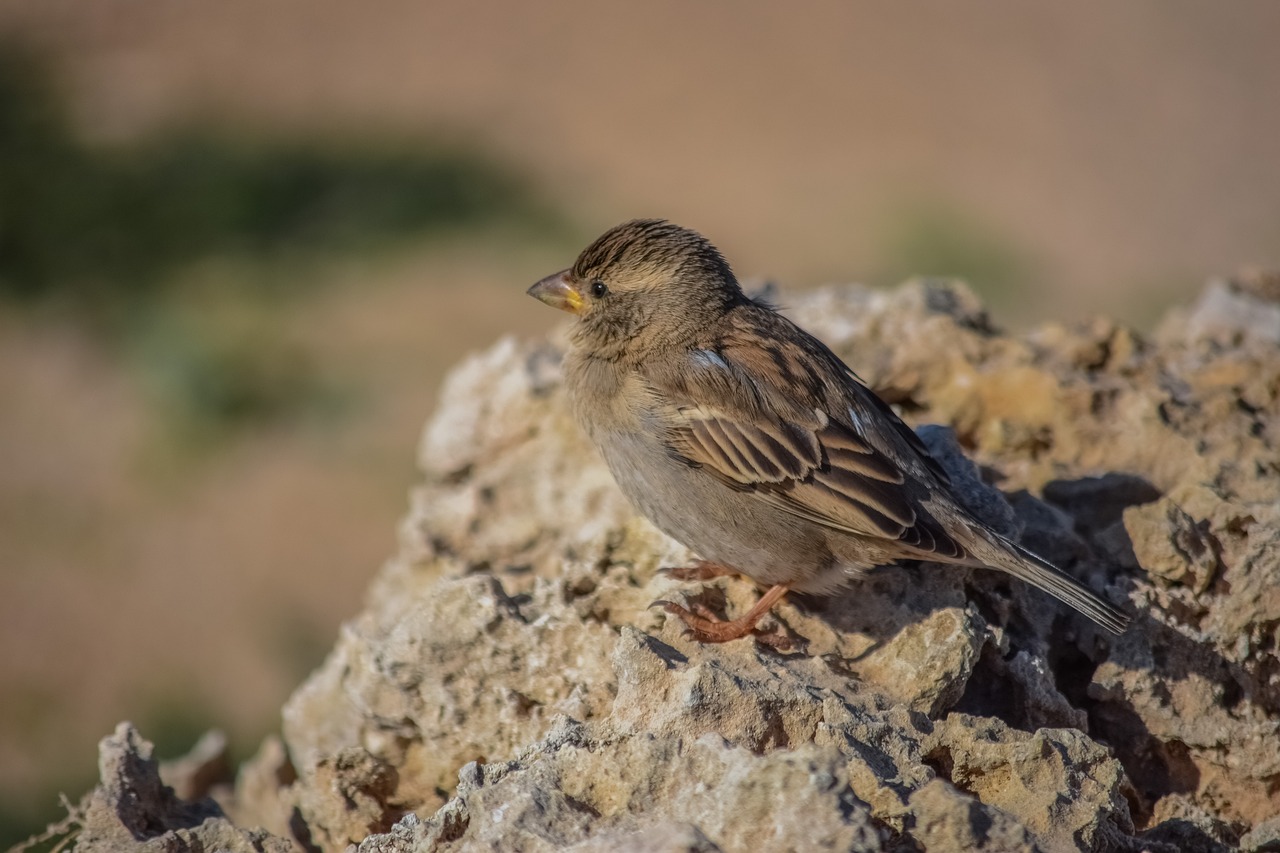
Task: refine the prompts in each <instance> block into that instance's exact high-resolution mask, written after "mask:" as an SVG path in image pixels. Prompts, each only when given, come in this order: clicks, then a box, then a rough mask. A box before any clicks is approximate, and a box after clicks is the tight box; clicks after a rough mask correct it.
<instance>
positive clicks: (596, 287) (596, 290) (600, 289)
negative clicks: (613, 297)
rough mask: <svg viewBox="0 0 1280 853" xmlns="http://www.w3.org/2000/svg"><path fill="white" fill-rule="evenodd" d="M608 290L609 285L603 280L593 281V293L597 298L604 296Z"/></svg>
mask: <svg viewBox="0 0 1280 853" xmlns="http://www.w3.org/2000/svg"><path fill="white" fill-rule="evenodd" d="M608 292H609V288H608V286H606V285H605V283H604V282H603V281H593V282H591V295H592V296H594V297H595V298H596V299H599V298H600V297H601V296H604V295H605V294H606V293H608Z"/></svg>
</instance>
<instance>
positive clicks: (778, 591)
mask: <svg viewBox="0 0 1280 853" xmlns="http://www.w3.org/2000/svg"><path fill="white" fill-rule="evenodd" d="M788 589H789V587H788V586H787V585H786V584H784V583H780V584H777V585H775V586H772V587H770V588H769V591H768V592H766V593H765V594H764V595H762V596H760V600H759V601H757V602H756V603H755V606H754V607H752V608H751V609H750V610H748V611H747V614H746V615H745V616H742V617H740V618H738V619H734V620H733V621H732V622H723V621H721V620H719V619H716V618H715V616H714V615H713V614H711V613H708V612H706V611H705V610H703V612H702V613H701V614H699V613H693V612H691V611H689V610H687V609H686V608H684V607H681V606H680V605H678V604H672V603H671V602H670V601H655V602H654V604H661V605H662V609H663V610H665V611H666V612H668V613H670V614H671V615H672V616H675V617H676V618H677V619H679V620H680V621H681V622H683V623H684V625H685V628H687V629H688V633H689V636H691V637H692V638H693V639H695V640H697V641H698V642H699V643H727V642H729V641H730V640H737V639H739V638H740V637H745V636H747V635H748V634H754V633H755V632H756V623H757V622H759V621H760V620H761V619H762V618H763V617H764V615H765V614H766V613H768V612H769V611H770V610H772V609H773V606H774V605H775V604H777V603H778V602H779V601H781V600H782V596H784V595H786V594H787V590H788ZM699 609H700V610H702V608H699Z"/></svg>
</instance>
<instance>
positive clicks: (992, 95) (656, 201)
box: [0, 0, 1280, 812]
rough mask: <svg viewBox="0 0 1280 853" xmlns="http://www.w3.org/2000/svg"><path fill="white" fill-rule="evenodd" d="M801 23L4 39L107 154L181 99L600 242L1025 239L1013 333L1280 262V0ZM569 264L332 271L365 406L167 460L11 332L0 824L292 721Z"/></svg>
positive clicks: (441, 264) (399, 1) (125, 387)
mask: <svg viewBox="0 0 1280 853" xmlns="http://www.w3.org/2000/svg"><path fill="white" fill-rule="evenodd" d="M375 9H376V11H375ZM796 9H797V7H790V8H789V9H786V10H784V8H783V7H782V6H781V5H780V4H775V3H768V2H763V0H753V1H752V2H742V3H736V4H732V5H729V4H686V3H677V2H674V0H660V1H659V2H654V3H649V4H609V5H607V6H600V5H587V4H574V3H567V2H563V0H551V2H546V3H541V4H518V3H499V4H470V3H462V2H433V3H421V2H410V0H387V2H383V3H380V4H378V5H377V6H376V7H370V6H368V5H366V4H351V3H343V2H339V0H306V2H303V0H291V2H285V1H284V0H282V2H274V3H259V2H254V0H223V2H221V3H218V4H190V3H170V2H160V0H135V2H129V3H125V2H105V3H95V4H84V3H76V2H73V0H25V2H18V0H0V22H3V23H2V28H3V30H5V31H17V32H20V33H22V34H24V35H25V36H26V37H28V38H35V39H37V40H38V41H40V42H42V43H43V44H45V45H46V46H48V47H49V48H50V49H52V50H53V51H54V53H55V55H56V56H57V57H58V58H59V61H60V63H61V64H62V68H63V70H64V72H65V76H66V81H67V84H68V88H69V91H70V92H71V94H72V95H73V97H74V102H75V108H76V115H77V117H78V120H79V121H80V123H81V125H82V126H83V127H84V128H85V130H86V132H88V133H91V134H93V135H96V136H98V137H101V138H127V137H129V136H130V135H133V134H136V133H140V132H144V131H146V130H147V129H149V128H153V127H156V126H160V125H165V124H169V123H173V122H178V121H182V120H186V119H189V118H192V117H198V118H202V119H209V118H213V119H215V120H219V121H226V122H232V123H238V124H244V125H249V126H255V127H262V128H268V129H271V130H275V131H280V132H285V131H287V132H296V131H306V132H310V131H324V132H327V133H340V134H349V135H363V134H379V135H384V134H398V135H407V136H410V137H412V136H414V135H419V134H420V135H424V136H426V135H432V136H434V135H438V134H440V133H442V132H443V133H450V134H457V135H461V136H465V137H467V138H477V139H480V140H482V142H483V144H484V145H485V146H486V147H487V148H489V149H490V150H493V151H496V152H497V153H498V154H499V155H501V156H502V157H504V158H505V159H508V160H510V161H511V162H513V163H514V164H516V165H517V166H518V167H519V168H522V169H524V170H525V171H527V172H528V173H529V174H530V175H531V176H532V177H533V178H534V179H535V180H536V181H537V182H538V183H539V184H540V185H541V186H542V187H543V188H544V189H545V191H546V192H547V193H549V194H550V195H551V196H552V197H554V198H555V199H556V200H557V201H558V202H559V204H560V205H561V206H562V208H563V209H564V210H566V211H567V213H568V215H569V216H570V217H571V218H572V219H573V220H574V221H575V222H578V223H581V225H582V227H583V228H584V229H585V230H586V231H588V232H589V231H593V230H598V229H600V228H603V227H604V226H606V225H608V224H612V223H613V222H614V221H616V220H620V219H623V218H628V217H631V216H635V215H662V216H667V217H670V218H672V219H676V220H678V221H681V222H683V223H685V224H689V225H693V226H695V227H698V228H700V229H701V230H703V231H705V232H706V233H708V234H709V235H710V236H712V237H713V239H715V240H716V241H717V242H718V243H719V244H721V246H722V248H724V249H725V251H726V252H727V253H728V254H729V256H730V258H731V259H732V260H733V261H734V262H735V265H736V266H737V267H738V269H739V270H740V271H741V272H743V273H746V274H751V275H769V276H774V277H776V278H778V279H780V280H782V281H784V282H787V283H788V284H789V285H796V286H804V285H807V284H812V283H816V282H820V281H826V280H833V279H834V280H850V279H860V280H875V279H877V277H883V276H887V275H889V273H890V271H892V270H894V269H896V266H895V259H894V257H893V252H892V250H891V246H892V245H893V243H894V240H895V236H894V235H895V233H896V231H895V229H900V228H902V227H904V226H903V223H904V222H908V221H909V220H910V218H911V217H912V216H913V212H917V213H918V211H919V210H921V209H933V208H939V207H941V208H945V209H949V210H953V211H959V212H960V214H961V215H962V216H963V217H965V218H966V219H967V220H971V221H972V222H974V223H977V225H978V226H979V227H981V228H982V229H985V230H986V231H987V232H989V233H991V234H995V235H998V236H999V239H1000V240H1002V241H1004V242H1005V243H1007V244H1008V245H1009V246H1010V247H1012V249H1013V250H1016V252H1017V253H1019V254H1020V255H1022V256H1024V257H1025V258H1027V259H1029V266H1028V274H1027V275H1026V276H1025V278H1024V279H1023V280H1022V281H1021V282H1020V283H1019V286H1018V287H1017V288H1015V289H1014V290H1013V291H1011V292H1003V293H1001V294H999V296H1000V297H1001V299H1002V300H1003V301H1002V302H1001V307H1000V314H999V318H1000V319H1003V320H1005V321H1010V322H1020V321H1025V320H1030V319H1043V318H1047V317H1059V318H1064V319H1073V318H1078V317H1083V316H1086V315H1089V314H1093V313H1099V312H1106V313H1114V314H1119V315H1121V316H1122V317H1127V318H1129V319H1132V320H1136V321H1143V320H1146V319H1149V318H1150V317H1151V316H1153V315H1154V314H1156V313H1158V310H1159V307H1160V306H1161V305H1163V304H1167V303H1168V302H1169V301H1171V300H1174V299H1176V298H1179V297H1181V296H1183V295H1185V294H1187V293H1189V292H1191V291H1192V290H1194V289H1195V288H1196V287H1198V286H1199V283H1200V281H1201V280H1202V279H1204V278H1205V277H1207V276H1208V275H1211V274H1215V273H1221V272H1225V271H1231V270H1233V269H1235V268H1236V267H1238V266H1240V265H1242V264H1250V263H1252V264H1259V265H1277V264H1280V166H1277V163H1276V159H1275V157H1274V140H1275V139H1276V138H1277V137H1280V109H1277V107H1276V103H1275V98H1274V93H1275V91H1277V89H1278V88H1280V54H1277V52H1276V51H1275V50H1274V40H1275V34H1276V33H1277V32H1280V5H1277V4H1275V3H1274V2H1271V0H1256V2H1237V3H1233V4H1232V5H1231V9H1230V14H1224V13H1223V7H1222V6H1221V5H1219V4H1214V3H1211V2H1199V3H1190V2H1169V0H1141V2H1139V0H1133V2H1127V3H1124V4H1111V3H1106V2H1101V1H1100V0H1091V2H1087V3H1075V4H1062V3H1057V2H1046V0H1036V2H1026V0H991V2H984V3H983V4H981V6H973V5H971V4H964V5H961V4H955V3H951V2H945V1H944V0H928V2H917V3H912V4H882V3H870V2H857V3H846V2H814V3H810V4H805V5H804V6H802V7H799V11H797V10H796ZM522 252H523V253H522ZM565 260H566V261H567V258H566V259H565ZM555 262H556V261H555V259H554V258H553V257H552V256H551V255H550V254H549V253H544V254H541V255H539V254H538V253H536V252H533V253H531V252H529V251H527V250H520V251H517V250H515V249H512V248H510V247H508V246H506V245H505V244H502V245H495V246H491V247H475V246H472V247H470V248H466V249H461V250H458V251H454V252H441V251H426V250H424V251H423V252H420V253H418V252H408V253H403V254H400V255H397V256H396V257H394V258H391V259H385V260H383V261H381V262H378V263H371V264H366V265H363V266H361V265H354V264H349V265H336V266H335V268H334V269H333V270H331V271H329V272H327V273H326V278H329V279H331V281H330V282H329V284H330V286H329V287H327V288H325V289H324V290H323V291H321V294H322V295H321V296H319V297H318V298H317V299H316V300H314V301H313V302H311V303H309V304H307V305H306V306H305V308H304V309H303V310H302V311H301V312H300V316H297V317H294V318H291V320H290V326H291V332H290V333H292V334H297V335H301V336H304V337H305V336H307V335H310V336H312V337H311V341H312V343H313V344H314V345H315V347H316V351H317V352H319V353H321V356H320V358H321V359H322V364H323V365H324V366H325V369H327V370H330V371H332V372H333V373H334V374H335V375H338V376H341V377H342V378H343V379H344V381H346V382H348V383H350V384H351V385H353V386H355V387H359V388H362V389H364V390H363V394H362V397H361V399H362V400H363V405H362V406H361V407H360V408H359V411H358V413H357V414H356V415H354V416H352V417H350V418H349V419H347V420H346V421H343V422H342V424H341V425H340V426H338V427H337V428H330V429H324V430H319V429H317V430H308V429H303V430H298V431H273V432H269V433H265V434H261V435H254V436H251V437H248V438H246V439H244V440H241V441H239V442H237V443H235V444H234V446H232V447H231V448H229V449H227V450H225V451H223V452H221V453H220V454H219V455H218V456H216V457H215V458H213V459H211V460H208V461H206V462H205V463H203V464H201V465H199V466H197V467H196V468H194V469H184V470H183V472H182V473H181V475H180V476H179V477H177V478H176V479H175V478H174V477H173V476H168V475H166V474H165V473H164V472H163V471H160V472H159V473H158V472H157V469H158V468H160V469H162V468H163V461H161V462H157V461H156V452H155V451H154V448H153V444H154V442H155V430H156V429H157V427H156V425H155V423H153V422H152V420H151V416H150V415H149V414H148V410H147V407H146V405H145V403H144V402H143V401H142V400H141V398H140V394H139V390H138V389H137V388H136V387H135V386H134V384H133V383H132V382H131V380H130V378H129V376H128V375H127V374H126V373H124V372H122V371H121V369H120V366H119V365H118V364H116V363H114V362H113V361H112V360H111V359H110V358H108V357H105V356H104V355H103V354H102V353H101V352H100V351H98V350H96V349H95V348H94V347H93V346H92V345H90V344H86V343H85V342H84V341H83V340H82V339H80V337H79V336H77V335H76V334H75V332H74V331H73V330H69V329H67V328H65V327H60V326H56V325H54V326H51V325H49V324H41V323H33V322H32V321H31V320H30V318H28V317H26V316H20V315H17V314H13V313H8V314H5V315H3V316H0V398H2V399H3V400H4V401H5V406H4V414H3V415H2V416H0V470H2V471H3V472H4V475H3V476H2V477H0V559H2V562H3V574H2V575H0V644H2V646H3V648H4V649H5V650H6V651H5V654H4V655H3V658H0V694H2V695H3V696H4V697H5V699H4V701H3V702H2V703H0V713H2V716H0V768H3V770H2V771H0V800H4V801H6V802H8V803H9V804H10V806H9V810H10V811H11V812H21V811H25V810H28V809H30V808H33V807H34V806H33V804H34V803H36V802H37V800H38V801H39V802H41V803H45V802H47V801H48V799H49V790H48V785H49V784H51V780H59V779H63V780H65V779H72V778H84V777H86V776H88V775H89V774H91V771H92V762H93V750H92V744H93V742H94V741H95V740H96V738H97V737H98V736H100V735H102V734H104V733H106V732H107V731H108V730H109V728H110V726H111V725H112V724H113V723H114V722H115V721H116V720H117V719H119V718H121V717H125V716H132V717H135V718H140V721H141V722H143V723H144V724H145V723H146V718H147V716H148V715H153V716H154V715H156V714H157V713H160V712H157V711H156V708H161V709H162V711H163V709H165V708H169V709H171V711H172V713H173V714H174V715H176V716H179V717H181V716H183V715H186V716H188V717H189V716H191V713H192V711H194V712H196V715H197V716H198V717H199V721H203V720H208V721H218V722H221V723H223V724H225V725H228V726H230V727H231V728H233V729H234V730H236V731H239V732H247V733H251V734H252V733H257V732H260V731H262V730H263V729H265V728H268V727H270V726H272V725H274V724H275V723H274V716H273V715H274V713H275V711H276V709H278V707H279V705H280V703H281V701H282V700H283V698H284V697H285V696H286V695H287V693H288V691H289V689H290V688H291V687H292V685H293V684H294V683H296V681H297V679H298V678H299V676H300V673H301V672H302V671H305V669H306V668H307V667H308V666H312V665H315V664H316V663H317V662H318V655H320V654H322V653H323V650H324V649H325V648H327V647H328V645H329V643H330V640H331V638H332V636H333V633H334V631H335V630H336V628H337V624H338V622H339V620H340V619H341V618H342V617H343V616H344V615H347V614H350V613H353V612H355V610H356V609H357V603H358V598H359V596H360V592H361V589H362V588H363V586H364V585H365V583H366V582H367V580H368V578H369V576H370V575H371V574H372V572H373V570H374V569H375V567H376V566H377V564H378V563H379V561H380V560H381V559H382V558H383V557H384V556H385V555H386V554H387V553H389V552H390V550H391V537H392V535H393V529H394V524H395V520H396V518H397V517H398V516H399V514H400V512H401V509H402V507H403V493H404V489H405V488H406V486H407V485H408V484H409V482H410V481H411V476H412V474H411V463H412V458H413V452H414V444H415V440H416V432H417V429H418V427H419V426H420V424H421V422H422V420H423V419H424V418H425V417H426V415H427V414H428V412H429V411H430V408H431V405H432V399H433V395H434V393H435V388H436V387H437V383H438V381H439V377H440V375H441V373H442V371H443V370H444V369H445V367H446V366H447V364H448V363H450V362H451V361H453V360H455V359H456V357H457V356H458V355H459V354H460V353H461V352H463V351H465V350H467V349H469V348H478V347H480V346H483V345H485V344H487V343H488V342H490V341H491V340H492V339H493V338H494V337H496V336H497V335H499V334H501V333H502V332H503V331H505V330H510V331H519V332H525V333H529V332H532V331H534V330H537V329H543V328H548V327H549V326H550V325H551V324H552V322H553V321H554V318H553V317H550V316H547V313H548V312H543V311H539V310H538V307H537V306H535V305H532V304H529V305H525V304H523V302H522V301H521V300H523V297H522V296H521V295H520V292H521V290H522V289H523V286H524V285H525V284H526V283H527V281H530V280H532V279H533V278H535V277H537V276H538V275H540V274H542V273H545V272H547V271H549V269H550V267H549V266H547V265H548V264H553V263H555ZM544 267H546V268H544ZM918 271H919V272H926V273H939V274H942V273H947V272H950V270H945V269H937V270H918ZM975 286H976V287H977V289H978V290H979V291H980V292H981V291H983V290H984V287H985V286H986V285H985V284H984V282H982V281H977V282H975ZM192 603H198V605H199V606H198V609H197V611H196V612H198V613H199V614H200V616H199V618H193V617H192V613H193V611H192V609H191V607H190V606H189V605H190V604H192ZM149 734H150V733H149ZM245 746H246V748H248V747H249V746H251V745H250V744H245Z"/></svg>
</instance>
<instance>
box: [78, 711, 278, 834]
mask: <svg viewBox="0 0 1280 853" xmlns="http://www.w3.org/2000/svg"><path fill="white" fill-rule="evenodd" d="M204 748H205V749H206V750H207V748H208V743H205V745H204ZM98 749H99V756H98V769H99V772H100V774H101V776H102V782H101V784H100V785H99V786H98V787H97V788H96V789H94V791H93V792H91V793H90V794H89V795H88V796H86V797H85V799H84V801H83V802H82V803H81V804H80V806H79V808H78V809H76V810H75V812H73V817H74V819H75V823H77V824H78V832H76V833H75V849H77V850H84V851H99V850H100V851H104V853H106V851H113V853H114V851H120V850H139V851H155V853H170V851H201V850H225V851H229V853H240V851H244V853H250V851H252V853H289V851H291V850H292V849H293V848H292V846H291V844H290V842H289V841H288V840H287V839H285V838H280V837H277V836H273V835H271V834H270V833H268V832H266V831H264V830H260V829H242V828H239V827H237V826H235V825H234V824H233V823H232V822H231V821H230V820H228V819H227V817H226V816H225V815H224V814H223V812H222V809H220V808H219V807H218V805H217V803H215V802H214V801H213V800H211V799H207V798H205V799H200V800H196V801H184V800H182V799H180V798H179V797H178V796H177V795H176V794H175V793H174V791H173V789H172V788H170V787H168V786H167V785H165V784H164V783H163V782H161V781H160V766H159V764H158V763H157V762H156V761H155V760H154V759H153V758H152V757H151V755H152V746H151V744H150V743H149V742H147V741H146V740H144V739H143V738H142V736H141V735H139V734H138V732H137V730H136V729H134V727H133V726H132V725H130V724H129V723H121V724H120V725H119V726H117V727H116V731H115V734H113V735H111V736H109V737H106V738H103V739H102V743H101V744H100V745H99V747H98ZM191 763H196V764H198V763H200V762H199V760H198V759H197V760H196V761H194V762H191Z"/></svg>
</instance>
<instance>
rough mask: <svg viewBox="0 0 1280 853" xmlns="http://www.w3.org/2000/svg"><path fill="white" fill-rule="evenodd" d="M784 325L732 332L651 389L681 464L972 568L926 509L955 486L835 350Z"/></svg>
mask: <svg viewBox="0 0 1280 853" xmlns="http://www.w3.org/2000/svg"><path fill="white" fill-rule="evenodd" d="M773 316H775V317H776V315H773ZM778 320H781V318H778ZM781 322H782V323H785V324H786V326H785V327H784V328H782V329H773V330H770V329H761V330H755V331H754V332H752V333H749V334H734V333H733V331H732V330H731V331H730V332H728V333H726V335H725V336H724V337H723V338H722V339H720V340H719V341H717V344H716V346H715V347H714V348H707V349H695V350H691V351H689V353H688V355H687V357H688V358H689V359H690V363H689V365H688V367H687V368H685V369H679V370H671V371H669V372H663V371H654V372H652V374H651V375H650V376H647V377H646V378H647V379H648V380H649V382H650V384H651V385H653V386H654V391H655V394H656V395H657V397H658V398H659V399H662V400H664V401H665V404H664V405H663V407H662V409H663V411H662V415H661V417H662V422H663V427H664V428H665V431H666V440H667V443H668V446H669V447H670V449H671V452H672V455H673V456H676V457H678V458H679V459H681V460H683V461H684V462H686V463H687V464H689V465H691V466H694V467H697V468H699V469H701V470H703V471H704V472H705V473H707V474H708V475H709V476H712V477H715V478H716V479H717V480H719V481H720V482H721V483H722V484H724V485H725V486H727V487H729V488H732V489H735V490H738V491H741V492H748V493H751V494H752V495H753V496H754V497H756V498H758V499H759V500H761V501H764V502H766V503H768V504H771V505H772V506H774V507H776V508H778V509H780V510H782V511H784V512H788V513H791V514H792V515H795V516H798V517H800V518H804V519H807V520H808V521H811V522H814V523H816V524H820V525H823V526H825V527H829V528H832V529H835V530H839V531H842V532H846V533H852V534H855V535H859V536H869V537H874V538H880V539H889V540H897V541H899V542H901V543H902V544H903V545H906V546H909V547H910V548H912V549H914V550H917V551H919V552H921V554H922V556H923V555H934V556H937V557H940V558H950V559H960V558H963V557H965V556H966V555H965V549H964V548H963V547H962V546H961V545H960V543H958V542H957V541H956V540H955V539H954V538H953V537H952V536H951V535H949V534H948V532H947V531H946V530H945V528H944V527H943V525H942V524H941V523H939V522H938V520H937V519H935V518H934V517H933V516H932V515H931V514H930V513H929V511H928V508H927V507H926V506H925V505H924V504H925V501H926V500H927V499H928V498H929V497H930V494H931V491H932V488H936V487H937V486H942V487H944V488H945V483H946V479H945V478H946V475H945V473H943V472H942V470H941V468H940V467H939V466H938V464H937V462H936V461H934V460H933V459H932V458H931V457H929V455H928V453H927V451H925V450H924V446H923V444H922V443H921V442H920V441H919V439H918V438H917V436H916V435H915V433H913V432H912V431H911V429H910V428H909V427H907V426H906V424H904V423H902V421H901V420H900V419H898V417H897V416H896V415H894V414H893V412H892V411H891V410H890V409H889V408H888V406H887V405H885V403H884V402H883V401H881V400H880V399H879V398H878V397H876V396H875V394H873V393H872V392H871V391H870V390H869V389H867V388H866V387H865V386H863V385H862V384H861V383H860V382H858V380H857V378H856V377H855V376H854V375H853V374H852V372H850V371H849V369H848V367H846V366H845V365H844V363H843V362H841V361H840V360H839V359H838V358H837V357H836V356H835V355H834V354H832V353H831V352H830V351H829V350H827V349H826V347H824V346H822V344H820V343H819V342H818V341H816V340H815V339H813V338H810V337H808V336H807V335H806V334H805V333H804V332H802V331H800V330H799V329H797V328H796V327H794V326H791V325H790V324H789V323H788V322H787V321H785V320H781ZM770 325H772V323H770ZM770 331H773V332H782V334H781V335H779V334H773V335H769V334H768V333H769V332H770ZM798 336H803V337H798ZM690 368H691V369H690Z"/></svg>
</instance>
